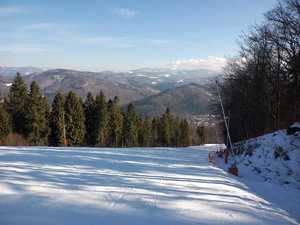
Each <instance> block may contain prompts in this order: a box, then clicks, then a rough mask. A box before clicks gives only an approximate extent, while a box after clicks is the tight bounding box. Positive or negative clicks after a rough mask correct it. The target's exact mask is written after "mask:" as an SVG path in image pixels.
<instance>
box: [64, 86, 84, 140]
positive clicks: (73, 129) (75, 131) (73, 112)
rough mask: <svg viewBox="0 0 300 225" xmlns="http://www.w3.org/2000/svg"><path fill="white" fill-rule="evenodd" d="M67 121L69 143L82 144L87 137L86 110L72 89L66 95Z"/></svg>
mask: <svg viewBox="0 0 300 225" xmlns="http://www.w3.org/2000/svg"><path fill="white" fill-rule="evenodd" d="M65 121H66V137H67V142H68V145H70V146H80V145H82V144H83V143H84V137H85V118H84V110H83V106H82V103H81V100H80V98H79V97H78V96H77V95H76V94H75V93H74V92H72V91H70V92H69V93H68V95H67V97H66V102H65Z"/></svg>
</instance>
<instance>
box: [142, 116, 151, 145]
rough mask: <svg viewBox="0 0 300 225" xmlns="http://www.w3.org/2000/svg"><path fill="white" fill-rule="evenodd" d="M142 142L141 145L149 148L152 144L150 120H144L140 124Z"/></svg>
mask: <svg viewBox="0 0 300 225" xmlns="http://www.w3.org/2000/svg"><path fill="white" fill-rule="evenodd" d="M141 136H142V141H141V145H142V146H145V147H149V146H151V144H152V130H151V120H150V119H149V118H146V119H145V120H144V121H143V123H142V134H141Z"/></svg>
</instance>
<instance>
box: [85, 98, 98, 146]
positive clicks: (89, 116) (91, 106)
mask: <svg viewBox="0 0 300 225" xmlns="http://www.w3.org/2000/svg"><path fill="white" fill-rule="evenodd" d="M84 114H85V129H86V133H85V143H86V144H87V145H88V146H94V145H95V144H96V141H95V140H96V137H95V99H94V96H93V95H92V93H90V92H89V93H88V94H87V97H86V100H85V102H84Z"/></svg>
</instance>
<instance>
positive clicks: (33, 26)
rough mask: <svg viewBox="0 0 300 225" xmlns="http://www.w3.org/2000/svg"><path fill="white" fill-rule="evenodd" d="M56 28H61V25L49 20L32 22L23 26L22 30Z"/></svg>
mask: <svg viewBox="0 0 300 225" xmlns="http://www.w3.org/2000/svg"><path fill="white" fill-rule="evenodd" d="M57 28H61V25H59V24H56V23H49V22H42V23H33V24H29V25H26V26H24V27H23V29H24V30H53V29H57Z"/></svg>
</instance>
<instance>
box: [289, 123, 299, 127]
mask: <svg viewBox="0 0 300 225" xmlns="http://www.w3.org/2000/svg"><path fill="white" fill-rule="evenodd" d="M291 127H297V128H300V122H295V123H293V124H292V125H291Z"/></svg>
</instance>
